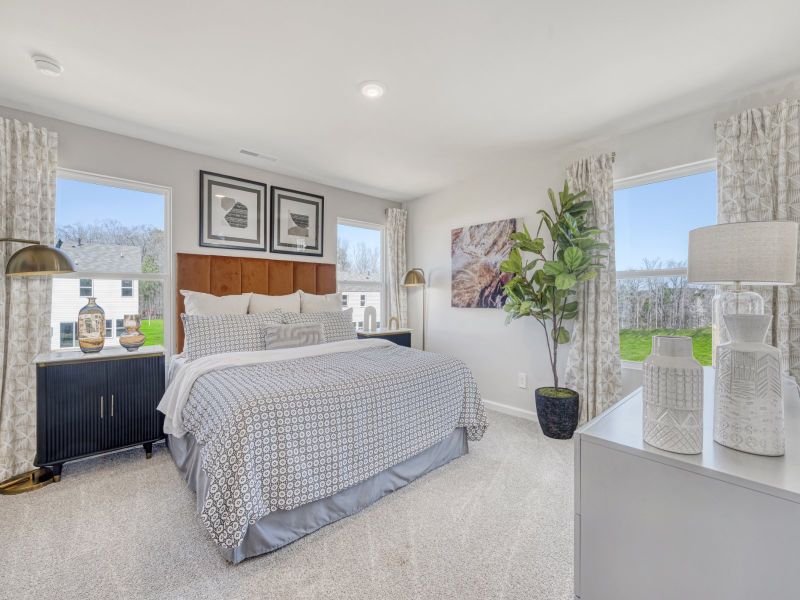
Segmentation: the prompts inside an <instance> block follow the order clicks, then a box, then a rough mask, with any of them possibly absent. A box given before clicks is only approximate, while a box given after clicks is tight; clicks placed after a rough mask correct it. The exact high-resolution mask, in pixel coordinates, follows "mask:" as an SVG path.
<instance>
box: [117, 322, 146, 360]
mask: <svg viewBox="0 0 800 600" xmlns="http://www.w3.org/2000/svg"><path fill="white" fill-rule="evenodd" d="M122 325H123V327H125V333H123V334H122V335H121V336H119V345H120V346H122V347H123V348H125V349H126V350H127V351H128V352H133V351H134V350H138V349H139V348H141V347H142V345H143V344H144V340H145V336H144V334H143V333H142V332H141V331H139V328H140V327H141V326H142V322H141V320H140V319H139V315H125V316H124V318H123V319H122Z"/></svg>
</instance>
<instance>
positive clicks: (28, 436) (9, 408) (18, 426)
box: [0, 117, 58, 480]
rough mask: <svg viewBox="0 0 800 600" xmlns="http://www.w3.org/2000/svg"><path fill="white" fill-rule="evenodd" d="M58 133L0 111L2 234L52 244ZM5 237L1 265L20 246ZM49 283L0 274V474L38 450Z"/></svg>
mask: <svg viewBox="0 0 800 600" xmlns="http://www.w3.org/2000/svg"><path fill="white" fill-rule="evenodd" d="M57 145H58V138H57V135H56V134H55V133H52V132H48V131H47V130H46V129H38V128H36V127H34V126H33V125H31V124H30V123H28V124H23V123H20V122H19V121H15V120H11V119H4V118H2V117H0V237H16V238H23V239H33V240H41V241H42V243H48V244H49V243H52V242H53V238H54V232H53V228H54V218H55V215H54V213H55V189H56V153H57ZM22 247H23V245H21V244H16V243H14V244H12V243H8V242H0V266H2V267H3V270H5V264H6V262H8V259H9V258H10V257H11V255H12V254H13V253H14V252H15V251H17V250H19V249H20V248H22ZM50 298H51V282H50V279H49V278H47V277H14V278H8V277H5V276H4V275H0V340H2V344H1V345H0V381H2V387H0V480H4V479H7V478H8V477H11V476H13V475H16V474H17V473H20V472H22V471H26V470H28V469H30V468H31V466H32V462H33V458H34V455H35V454H36V367H35V366H34V364H33V359H34V357H35V356H36V355H37V354H38V353H40V352H45V351H47V350H49V348H50Z"/></svg>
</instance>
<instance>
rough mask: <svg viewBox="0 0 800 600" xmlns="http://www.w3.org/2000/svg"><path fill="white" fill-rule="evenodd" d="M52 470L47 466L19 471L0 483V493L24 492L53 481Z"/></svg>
mask: <svg viewBox="0 0 800 600" xmlns="http://www.w3.org/2000/svg"><path fill="white" fill-rule="evenodd" d="M53 481H54V478H53V472H52V471H51V470H50V469H48V468H47V467H39V468H38V469H34V470H33V471H28V472H26V473H20V474H19V475H15V476H14V477H11V478H9V479H6V480H5V481H3V482H2V483H0V494H2V495H10V494H24V493H25V492H32V491H33V490H38V489H39V488H43V487H44V486H46V485H49V484H51V483H53Z"/></svg>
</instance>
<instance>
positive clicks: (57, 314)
mask: <svg viewBox="0 0 800 600" xmlns="http://www.w3.org/2000/svg"><path fill="white" fill-rule="evenodd" d="M61 249H62V250H63V251H64V252H65V253H66V254H67V255H69V257H70V258H71V259H72V261H73V262H74V263H75V267H76V268H77V269H79V270H86V271H91V272H95V273H140V272H141V271H142V250H141V248H139V247H137V246H117V245H112V244H81V243H80V242H64V243H63V244H62V245H61ZM89 297H94V298H96V299H97V304H98V305H100V307H102V309H103V310H104V311H105V313H106V345H108V346H117V345H119V341H118V339H117V338H118V337H119V336H120V335H121V334H122V332H123V331H124V327H123V325H122V320H123V317H124V315H130V314H138V312H139V282H138V281H136V280H135V279H133V280H131V279H91V278H81V279H67V278H60V277H54V278H53V305H52V306H53V308H52V314H51V317H50V324H51V332H52V333H51V341H50V347H51V348H53V349H57V348H72V347H77V345H78V332H77V320H78V311H80V309H81V308H83V307H84V306H86V303H87V302H88V301H89Z"/></svg>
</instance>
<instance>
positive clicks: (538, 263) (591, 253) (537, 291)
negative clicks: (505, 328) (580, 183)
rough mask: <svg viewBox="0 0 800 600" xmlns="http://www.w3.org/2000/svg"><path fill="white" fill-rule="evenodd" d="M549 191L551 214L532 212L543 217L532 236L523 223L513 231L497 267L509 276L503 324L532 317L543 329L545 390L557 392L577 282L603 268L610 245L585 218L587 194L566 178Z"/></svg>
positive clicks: (588, 207)
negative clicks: (548, 381)
mask: <svg viewBox="0 0 800 600" xmlns="http://www.w3.org/2000/svg"><path fill="white" fill-rule="evenodd" d="M547 194H548V196H549V198H550V203H551V205H552V207H553V210H552V212H549V211H547V210H544V209H542V210H539V211H537V212H536V214H538V215H539V216H540V217H541V219H540V221H539V227H538V228H537V230H536V236H535V237H534V236H531V234H530V232H529V231H528V228H527V226H525V225H523V231H518V232H516V233H512V234H511V240H512V242H513V247H512V250H511V252H510V253H509V256H508V258H507V259H506V260H504V261H503V262H502V263H501V265H500V270H501V271H502V272H503V273H509V274H511V275H512V278H511V279H510V280H509V282H508V283H507V284H506V285H505V286H504V288H503V290H504V292H505V293H506V302H505V305H504V309H505V311H506V313H507V316H506V324H509V323H510V322H511V321H513V320H515V319H520V318H522V317H533V318H534V319H536V321H538V322H539V323H540V324H541V325H542V327H544V329H545V331H546V332H547V335H546V339H547V350H548V353H549V355H550V356H549V357H550V367H551V369H552V371H553V389H552V390H547V391H548V392H549V393H551V394H553V395H554V396H558V393H559V386H558V370H557V368H556V367H557V363H558V348H559V346H560V345H561V344H567V343H569V341H570V334H569V330H567V328H566V327H565V326H564V325H565V324H566V322H568V321H571V320H573V319H574V318H575V317H577V316H578V301H577V290H578V285H579V284H580V283H582V282H584V281H588V280H590V279H594V278H595V277H597V274H598V272H599V271H600V269H602V268H604V267H605V266H606V259H607V255H606V254H604V252H605V251H606V250H608V244H606V243H604V242H601V241H599V238H600V235H601V234H602V233H603V232H602V230H600V229H597V228H596V227H592V226H590V225H589V224H587V222H586V221H587V215H588V213H589V211H590V210H591V208H592V202H591V200H584V199H583V198H585V196H586V192H583V191H582V192H578V193H573V192H572V191H571V190H570V189H569V183H568V182H567V181H565V182H564V189H563V190H561V191H560V192H559V193H558V195H556V193H555V192H554V191H553V190H552V189H548V190H547ZM543 232H544V233H546V234H547V237H548V239H547V242H545V238H544V237H543V235H542V234H543ZM563 391H566V390H563ZM567 395H568V394H567Z"/></svg>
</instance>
